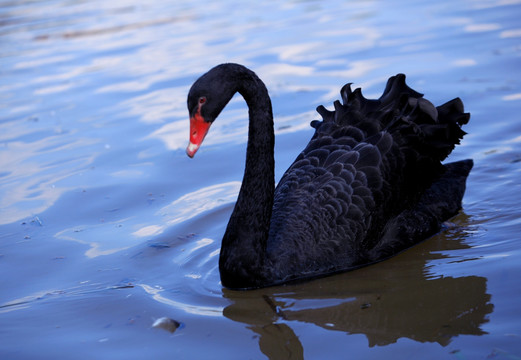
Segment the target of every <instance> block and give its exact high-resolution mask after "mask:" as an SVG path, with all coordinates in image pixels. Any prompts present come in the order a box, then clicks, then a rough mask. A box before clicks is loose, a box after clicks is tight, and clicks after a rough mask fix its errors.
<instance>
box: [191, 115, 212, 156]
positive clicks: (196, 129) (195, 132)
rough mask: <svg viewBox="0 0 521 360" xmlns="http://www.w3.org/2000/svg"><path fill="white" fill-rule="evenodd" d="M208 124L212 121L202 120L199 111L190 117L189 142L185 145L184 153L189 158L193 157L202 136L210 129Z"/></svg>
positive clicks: (202, 138) (201, 140)
mask: <svg viewBox="0 0 521 360" xmlns="http://www.w3.org/2000/svg"><path fill="white" fill-rule="evenodd" d="M210 125H212V123H211V122H206V121H204V118H203V117H202V116H201V113H200V112H199V111H197V113H195V115H194V116H193V117H191V118H190V142H189V143H188V146H187V147H186V154H187V155H188V156H190V157H191V158H192V157H194V155H195V153H196V152H197V150H199V147H200V146H201V144H202V142H203V140H204V137H205V136H206V134H207V133H208V130H209V129H210Z"/></svg>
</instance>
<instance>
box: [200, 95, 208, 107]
mask: <svg viewBox="0 0 521 360" xmlns="http://www.w3.org/2000/svg"><path fill="white" fill-rule="evenodd" d="M204 103H206V97H204V96H201V97H200V98H199V105H203V104H204Z"/></svg>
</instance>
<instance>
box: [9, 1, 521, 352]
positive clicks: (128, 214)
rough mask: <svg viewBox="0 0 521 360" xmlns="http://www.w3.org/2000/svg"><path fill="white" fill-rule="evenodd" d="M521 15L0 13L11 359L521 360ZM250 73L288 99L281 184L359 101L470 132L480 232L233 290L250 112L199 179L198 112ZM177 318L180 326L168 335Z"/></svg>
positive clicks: (234, 111) (391, 8)
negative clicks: (413, 95)
mask: <svg viewBox="0 0 521 360" xmlns="http://www.w3.org/2000/svg"><path fill="white" fill-rule="evenodd" d="M520 15H521V1H517V0H510V1H502V0H465V1H460V2H454V1H443V0H442V1H438V2H434V3H433V2H431V1H414V2H413V1H407V0H401V1H393V2H392V4H391V2H388V1H387V2H386V1H285V2H276V1H265V2H259V3H255V4H253V3H252V4H248V5H245V4H244V3H243V2H233V1H221V2H207V3H204V4H201V5H197V4H195V3H194V2H190V1H175V2H174V1H171V2H165V1H147V2H141V3H138V2H132V1H111V2H107V1H99V0H98V1H97V0H92V1H76V2H71V1H66V0H56V1H38V2H32V1H2V2H0V44H1V45H0V72H1V74H0V274H2V275H1V276H0V285H1V289H2V290H1V292H0V354H1V357H2V358H3V359H4V358H5V359H34V358H71V357H74V358H77V359H92V358H96V359H114V358H128V359H143V358H145V357H147V358H148V357H151V358H157V359H166V358H181V359H210V358H211V359H215V358H226V359H261V358H272V359H282V358H294V359H299V358H306V359H318V358H321V359H322V358H346V357H354V358H358V359H361V358H364V359H376V358H382V357H385V358H395V359H401V358H424V359H440V358H448V359H451V358H454V359H486V358H492V359H519V358H521V345H520V344H521V339H520V338H521V316H520V315H521V312H520V310H519V298H520V296H521V285H520V282H519V278H518V277H519V276H518V274H519V271H520V270H521V266H520V265H519V264H520V263H521V253H520V249H521V247H520V246H519V243H518V241H519V239H518V238H519V234H520V232H521V221H520V220H519V215H518V214H519V210H520V206H519V203H520V201H521V191H520V190H521V188H520V185H519V181H518V179H519V173H520V169H521V168H520V166H521V123H520V122H519V119H518V116H517V114H518V109H519V107H520V105H521V84H520V79H521V66H520V65H521V61H520V55H521V27H520V26H519V17H520ZM221 62H238V63H242V64H245V65H247V66H248V67H250V68H252V69H253V70H255V71H256V72H257V74H258V75H259V76H260V77H261V78H262V79H263V80H264V81H265V82H266V84H267V86H268V89H269V91H270V94H271V96H272V101H273V106H274V113H275V117H276V119H275V127H276V136H277V137H276V174H277V178H279V177H280V176H281V174H282V172H283V171H284V170H285V169H286V168H287V166H288V165H289V164H290V163H291V161H292V160H293V159H294V158H295V156H296V155H297V154H298V152H299V151H300V150H301V149H302V148H303V147H304V145H305V144H306V143H307V141H308V140H309V138H310V136H311V135H312V129H311V128H310V127H309V125H308V124H309V122H310V121H311V120H313V119H315V118H318V115H317V114H316V113H315V112H314V108H315V107H316V106H317V105H320V104H324V105H325V106H326V107H331V104H332V102H333V101H334V100H336V99H338V98H339V95H338V91H339V89H340V88H341V86H342V85H343V84H344V83H346V82H354V83H355V86H361V87H362V88H363V91H364V94H365V95H366V96H367V97H377V96H379V94H380V93H381V91H382V90H383V87H384V84H385V81H386V79H387V78H388V77H389V76H391V75H394V74H396V73H398V72H403V73H406V74H407V79H408V80H407V81H408V83H409V84H410V85H411V86H412V87H413V88H415V89H417V90H419V91H421V92H423V93H425V94H426V97H427V98H428V99H430V100H431V101H433V102H434V103H436V104H440V103H442V102H444V101H447V100H450V99H452V98H453V97H456V96H459V97H461V98H462V100H463V101H464V103H465V106H466V109H467V110H468V111H470V112H471V113H472V118H471V121H470V123H469V124H468V125H467V126H466V127H465V130H466V131H467V132H468V135H467V136H466V137H465V139H464V140H463V142H462V145H461V146H459V147H458V148H457V149H456V150H455V151H454V153H453V154H452V155H451V157H450V160H458V159H464V158H473V159H474V160H475V167H474V169H473V171H472V173H471V176H470V177H469V180H468V188H467V193H466V195H465V198H464V204H463V207H464V209H463V211H462V212H461V213H460V214H459V215H458V216H456V217H455V218H454V219H453V220H452V222H453V223H454V224H455V225H456V226H454V227H452V228H450V229H448V230H447V231H444V232H442V233H440V234H439V235H437V236H435V237H433V238H431V239H429V240H427V241H425V242H423V243H421V244H419V245H418V246H416V247H414V248H412V249H410V250H409V251H406V252H404V253H402V254H400V255H399V256H397V257H394V258H393V259H391V260H389V261H386V262H383V263H380V264H377V265H375V266H371V267H367V268H364V269H360V270H358V271H354V272H350V273H346V274H341V275H337V276H332V277H328V278H324V279H320V280H316V281H311V282H307V283H303V284H297V285H289V286H282V287H274V288H268V289H263V290H256V291H249V292H235V291H229V290H227V289H223V288H222V287H221V285H220V284H219V273H218V268H217V262H218V251H219V247H220V239H221V236H222V234H223V232H224V229H225V226H226V223H227V219H228V217H229V214H230V212H231V210H232V207H233V203H234V201H235V198H236V196H237V191H238V187H239V185H240V181H241V178H242V172H243V166H244V153H245V143H246V141H247V122H246V118H247V109H246V106H245V104H244V102H243V101H242V99H241V98H239V97H236V98H234V100H233V101H232V103H230V105H229V106H228V108H227V109H226V110H225V111H224V112H223V113H222V115H221V116H220V118H219V120H218V121H217V122H216V123H215V125H214V126H213V127H212V130H211V132H210V134H209V136H208V138H207V139H206V140H205V143H204V144H203V147H202V148H201V150H200V151H199V153H198V154H197V156H196V158H195V159H193V160H190V159H188V158H187V157H186V155H185V153H184V147H185V146H186V144H187V141H188V120H187V110H186V105H185V104H186V94H187V91H188V89H189V86H190V85H191V83H192V82H193V81H194V80H195V79H196V78H197V77H198V76H199V75H201V74H202V73H203V72H205V71H207V70H208V69H209V68H211V67H212V66H214V65H216V64H218V63H221ZM162 317H168V318H172V319H175V320H176V321H179V322H180V323H181V326H180V327H179V328H178V329H177V330H175V332H173V333H170V332H168V331H165V330H164V329H159V328H153V327H152V325H153V324H154V321H156V320H157V319H160V318H162Z"/></svg>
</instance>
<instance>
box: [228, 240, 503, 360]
mask: <svg viewBox="0 0 521 360" xmlns="http://www.w3.org/2000/svg"><path fill="white" fill-rule="evenodd" d="M460 235H461V234H460ZM443 236H444V235H440V236H436V237H435V238H431V239H430V240H428V241H427V242H424V243H422V244H420V245H418V246H417V247H414V248H412V249H410V250H409V251H407V252H405V253H402V254H400V255H399V256H397V257H395V258H393V259H390V260H387V261H384V262H382V263H379V264H377V265H373V266H369V267H366V268H362V269H359V270H356V271H353V272H349V273H345V274H340V275H336V276H332V277H328V278H323V279H319V280H315V281H311V282H309V283H304V284H296V285H290V286H285V287H274V288H267V289H259V290H255V291H252V292H235V291H231V290H226V289H225V290H223V292H224V296H225V297H226V298H228V299H229V300H230V301H231V305H229V306H228V307H226V308H225V309H224V311H223V313H224V315H225V316H226V317H227V318H229V319H231V320H234V321H237V322H242V323H246V324H248V327H249V328H250V329H251V330H252V331H253V332H254V333H255V334H257V335H258V336H259V346H260V348H261V351H262V352H263V353H265V354H266V355H268V356H270V357H271V355H273V354H279V355H280V354H284V353H287V354H288V358H302V357H303V356H302V354H303V346H302V344H301V342H300V341H299V338H298V337H297V336H296V335H295V333H294V331H293V329H292V326H293V324H294V323H295V322H300V323H310V324H315V325H317V326H319V327H321V328H323V329H326V330H333V331H341V332H345V333H347V334H363V335H365V336H366V338H367V341H368V345H369V346H370V347H374V346H386V345H389V344H392V343H395V342H397V341H398V339H400V338H408V339H411V340H414V341H418V342H422V343H423V342H431V343H434V342H436V343H439V344H440V345H442V346H447V345H448V344H449V343H450V342H451V340H452V339H453V338H454V337H457V336H459V335H483V334H486V332H485V331H483V330H482V325H483V324H485V323H486V322H488V318H487V316H488V315H489V314H490V313H492V311H493V308H494V306H493V304H492V303H491V302H490V300H491V295H490V294H487V279H486V278H484V277H479V276H462V277H452V276H443V275H436V274H432V273H431V272H430V271H429V269H430V267H429V262H430V261H432V260H436V259H439V258H440V256H442V257H445V258H446V257H447V255H440V253H439V251H440V244H442V246H444V248H443V250H448V249H451V250H454V249H467V248H469V246H468V245H465V244H464V243H462V241H463V239H464V236H457V237H456V239H455V240H450V241H447V240H445V241H442V240H443ZM467 260H469V259H467ZM470 260H473V259H470Z"/></svg>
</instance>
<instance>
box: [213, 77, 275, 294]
mask: <svg viewBox="0 0 521 360" xmlns="http://www.w3.org/2000/svg"><path fill="white" fill-rule="evenodd" d="M246 70H247V69H246ZM237 91H238V92H239V93H240V94H241V95H242V96H243V97H244V99H245V101H246V103H247V104H248V112H249V128H248V145H247V149H246V168H245V171H244V177H243V180H242V186H241V189H240V191H239V196H238V198H237V202H236V204H235V208H234V210H233V213H232V215H231V217H230V221H229V223H228V227H227V229H226V232H225V235H224V238H223V243H222V247H221V257H220V263H219V265H220V272H221V281H222V283H223V285H225V286H227V287H231V288H245V287H255V281H259V282H263V281H264V280H260V279H258V277H261V276H263V268H265V267H264V266H263V262H264V259H265V253H266V242H267V237H268V233H269V227H270V219H271V212H272V207H273V193H274V190H275V179H274V177H275V175H274V158H273V153H274V145H275V140H274V139H275V136H274V132H273V114H272V107H271V100H270V98H269V95H268V91H267V89H266V86H265V85H264V83H262V81H261V80H260V79H259V78H258V77H257V76H256V75H255V74H254V73H253V72H251V71H249V70H248V71H247V73H246V74H242V76H241V81H240V84H239V87H238V90H237Z"/></svg>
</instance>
